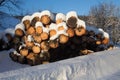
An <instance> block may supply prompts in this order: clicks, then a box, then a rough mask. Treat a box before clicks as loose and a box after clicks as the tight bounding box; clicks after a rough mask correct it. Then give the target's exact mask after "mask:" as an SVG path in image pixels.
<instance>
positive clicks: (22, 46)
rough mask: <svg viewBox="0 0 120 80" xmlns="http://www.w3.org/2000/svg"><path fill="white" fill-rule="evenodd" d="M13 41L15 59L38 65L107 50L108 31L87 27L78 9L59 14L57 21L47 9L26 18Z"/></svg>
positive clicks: (16, 29)
mask: <svg viewBox="0 0 120 80" xmlns="http://www.w3.org/2000/svg"><path fill="white" fill-rule="evenodd" d="M7 36H8V37H9V35H7ZM10 40H11V39H10ZM12 41H13V42H12V43H13V45H14V46H13V49H14V50H12V51H11V53H10V57H11V59H12V60H13V61H16V62H19V63H22V64H29V65H38V64H44V63H49V62H55V61H59V60H63V59H67V58H72V57H76V56H81V55H86V54H90V53H93V52H97V51H103V50H107V48H108V47H107V46H108V45H109V34H108V33H107V32H105V31H104V30H103V29H92V28H89V27H86V25H85V22H84V21H83V20H81V19H79V18H78V16H77V13H76V12H75V11H70V12H68V13H67V14H66V15H64V14H63V13H57V14H56V18H55V20H54V17H53V14H52V13H51V12H50V11H48V10H44V11H42V12H36V13H34V14H33V15H31V16H30V15H27V16H25V17H23V19H22V21H21V23H19V24H18V25H16V27H15V34H14V37H13V39H12Z"/></svg>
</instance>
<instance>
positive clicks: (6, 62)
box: [0, 51, 28, 73]
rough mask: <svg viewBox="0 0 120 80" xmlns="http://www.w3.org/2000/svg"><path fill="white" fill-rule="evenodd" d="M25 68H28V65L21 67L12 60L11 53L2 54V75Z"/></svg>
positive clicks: (3, 52) (0, 69)
mask: <svg viewBox="0 0 120 80" xmlns="http://www.w3.org/2000/svg"><path fill="white" fill-rule="evenodd" d="M24 67H28V65H21V64H19V63H17V62H14V61H12V60H11V58H10V57H9V51H1V52H0V73H1V72H5V71H10V70H15V69H19V68H24Z"/></svg>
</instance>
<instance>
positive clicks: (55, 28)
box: [49, 23, 57, 30]
mask: <svg viewBox="0 0 120 80" xmlns="http://www.w3.org/2000/svg"><path fill="white" fill-rule="evenodd" d="M53 29H54V30H57V25H56V24H55V23H51V24H50V26H49V30H53Z"/></svg>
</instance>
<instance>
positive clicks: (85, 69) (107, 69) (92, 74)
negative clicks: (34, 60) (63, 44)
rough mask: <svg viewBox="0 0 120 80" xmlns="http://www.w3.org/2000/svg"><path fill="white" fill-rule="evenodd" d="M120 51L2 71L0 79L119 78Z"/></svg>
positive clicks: (90, 79)
mask: <svg viewBox="0 0 120 80" xmlns="http://www.w3.org/2000/svg"><path fill="white" fill-rule="evenodd" d="M119 53H120V49H114V50H110V51H102V52H97V53H94V54H90V55H86V56H80V57H76V58H71V59H67V60H62V61H59V62H55V63H50V64H44V65H38V66H33V67H28V68H22V69H18V70H12V71H7V72H3V73H0V80H119V79H120V76H119V74H120V64H119V61H120V54H119ZM111 59H112V60H111ZM9 61H10V60H9ZM9 64H10V63H9ZM15 65H19V64H14V66H15ZM11 66H12V64H11ZM20 66H22V65H20ZM1 68H4V66H3V67H1ZM8 68H9V66H8Z"/></svg>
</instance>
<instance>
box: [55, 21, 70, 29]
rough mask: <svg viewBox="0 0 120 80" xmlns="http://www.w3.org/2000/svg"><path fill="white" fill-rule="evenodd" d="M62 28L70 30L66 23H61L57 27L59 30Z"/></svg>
mask: <svg viewBox="0 0 120 80" xmlns="http://www.w3.org/2000/svg"><path fill="white" fill-rule="evenodd" d="M61 26H62V27H63V28H64V30H67V29H68V27H67V25H66V23H65V22H62V23H59V24H58V25H57V28H59V27H61Z"/></svg>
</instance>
